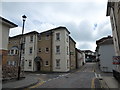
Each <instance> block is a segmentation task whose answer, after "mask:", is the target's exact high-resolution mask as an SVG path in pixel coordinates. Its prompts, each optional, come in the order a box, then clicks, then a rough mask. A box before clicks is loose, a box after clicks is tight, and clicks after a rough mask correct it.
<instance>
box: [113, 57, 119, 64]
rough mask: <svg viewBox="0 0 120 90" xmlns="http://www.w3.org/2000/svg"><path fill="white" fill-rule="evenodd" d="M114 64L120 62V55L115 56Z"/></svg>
mask: <svg viewBox="0 0 120 90" xmlns="http://www.w3.org/2000/svg"><path fill="white" fill-rule="evenodd" d="M113 64H115V65H118V64H120V56H113Z"/></svg>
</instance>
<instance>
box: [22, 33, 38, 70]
mask: <svg viewBox="0 0 120 90" xmlns="http://www.w3.org/2000/svg"><path fill="white" fill-rule="evenodd" d="M37 34H38V32H36V31H33V32H30V33H27V34H25V35H24V41H25V46H24V51H23V54H22V57H21V63H22V61H23V66H24V67H23V69H24V71H36V66H35V61H34V59H35V57H36V56H37Z"/></svg>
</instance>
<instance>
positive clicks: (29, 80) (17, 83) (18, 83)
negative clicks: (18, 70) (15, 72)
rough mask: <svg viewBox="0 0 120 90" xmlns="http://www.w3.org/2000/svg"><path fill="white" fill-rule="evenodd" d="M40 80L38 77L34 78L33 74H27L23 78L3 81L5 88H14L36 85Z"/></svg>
mask: <svg viewBox="0 0 120 90" xmlns="http://www.w3.org/2000/svg"><path fill="white" fill-rule="evenodd" d="M38 82H39V80H38V78H37V77H36V78H33V77H32V76H26V77H25V78H24V79H21V80H14V81H8V82H5V83H2V88H3V89H9V90H10V89H12V88H26V87H29V86H32V85H35V84H37V83H38Z"/></svg>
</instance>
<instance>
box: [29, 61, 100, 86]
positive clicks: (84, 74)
mask: <svg viewBox="0 0 120 90" xmlns="http://www.w3.org/2000/svg"><path fill="white" fill-rule="evenodd" d="M95 65H96V64H95V63H86V64H85V65H84V66H83V67H82V68H81V69H79V70H77V71H74V72H72V73H61V74H42V75H41V74H36V76H37V78H38V79H39V81H40V82H39V83H38V84H36V85H34V86H31V87H29V88H94V87H96V88H99V87H100V85H99V84H100V83H99V81H98V80H97V79H95V77H96V76H95V72H94V70H95Z"/></svg>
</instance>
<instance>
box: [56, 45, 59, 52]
mask: <svg viewBox="0 0 120 90" xmlns="http://www.w3.org/2000/svg"><path fill="white" fill-rule="evenodd" d="M56 53H57V54H59V53H60V46H56Z"/></svg>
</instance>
